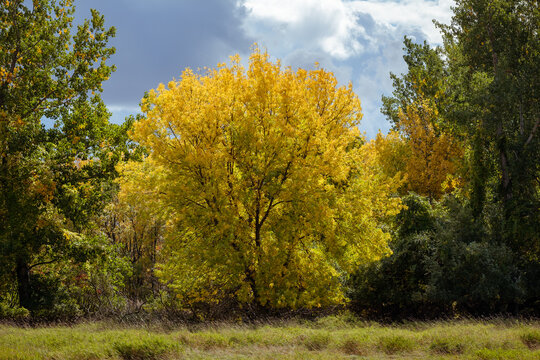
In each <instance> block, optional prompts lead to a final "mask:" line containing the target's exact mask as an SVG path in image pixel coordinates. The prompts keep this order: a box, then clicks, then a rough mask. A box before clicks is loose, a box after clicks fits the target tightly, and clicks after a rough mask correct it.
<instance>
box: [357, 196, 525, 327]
mask: <svg viewBox="0 0 540 360" xmlns="http://www.w3.org/2000/svg"><path fill="white" fill-rule="evenodd" d="M404 203H405V204H406V205H407V209H405V210H403V211H402V212H401V213H400V214H399V215H398V216H397V217H396V230H395V233H394V237H393V240H392V243H391V244H390V246H391V248H392V250H393V254H392V255H391V256H389V257H387V258H384V259H382V260H381V261H379V262H376V263H373V264H369V265H367V266H364V267H362V268H360V269H359V270H358V271H357V273H356V274H354V276H352V279H351V282H350V293H349V295H350V297H351V300H352V307H353V309H354V310H356V311H357V312H360V313H363V314H364V315H375V316H384V317H390V318H398V317H403V316H413V317H432V316H440V315H444V314H447V315H450V314H455V313H456V312H458V313H459V312H463V313H467V314H478V315H480V314H482V315H483V314H493V313H501V312H514V311H516V309H518V306H519V304H520V303H522V302H523V299H524V297H526V291H525V288H524V286H525V285H524V283H523V281H522V274H523V271H522V269H521V268H520V267H519V265H518V263H517V261H516V260H517V259H516V256H515V255H514V254H513V252H512V251H511V250H510V249H509V248H508V247H507V246H505V245H504V244H503V243H500V242H497V241H493V239H494V238H495V236H493V235H492V234H491V233H490V231H489V228H488V227H487V226H485V225H483V224H481V223H480V224H479V223H478V222H475V220H474V218H473V217H472V216H471V214H470V210H469V208H468V205H467V203H466V202H465V201H461V200H459V199H457V198H455V197H447V198H445V199H443V200H441V201H440V202H438V203H434V204H433V205H432V204H430V203H429V202H428V201H427V199H425V198H422V197H420V196H418V195H416V194H410V195H409V196H407V197H405V198H404Z"/></svg>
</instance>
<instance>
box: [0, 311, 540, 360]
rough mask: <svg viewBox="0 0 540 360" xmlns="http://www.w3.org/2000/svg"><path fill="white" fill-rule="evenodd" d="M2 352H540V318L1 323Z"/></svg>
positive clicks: (391, 355)
mask: <svg viewBox="0 0 540 360" xmlns="http://www.w3.org/2000/svg"><path fill="white" fill-rule="evenodd" d="M0 359H1V360H7V359H10V360H15V359H24V360H27V359H28V360H29V359H36V360H37V359H56V360H63V359H74V360H75V359H77V360H79V359H80V360H84V359H87V360H90V359H133V360H146V359H148V360H151V359H480V360H484V359H485V360H488V359H516V360H518V359H519V360H524V359H540V322H538V321H518V320H510V319H494V320H488V321H478V320H474V321H473V320H461V321H451V322H448V321H444V322H432V323H429V322H411V323H408V324H405V325H399V326H397V325H396V326H383V325H380V324H378V323H372V322H361V321H358V320H352V319H351V318H350V317H346V316H345V317H344V316H341V317H339V316H330V317H326V318H321V319H319V320H317V321H314V322H311V321H310V322H307V321H290V322H273V323H266V324H261V325H257V326H255V325H234V324H213V325H205V326H197V327H193V326H178V327H174V328H170V327H168V328H166V327H164V326H157V325H154V326H149V327H148V326H147V327H142V326H121V325H118V324H116V325H115V324H111V323H106V322H94V323H84V324H79V325H75V326H72V327H69V326H51V327H37V328H30V327H15V326H10V325H0Z"/></svg>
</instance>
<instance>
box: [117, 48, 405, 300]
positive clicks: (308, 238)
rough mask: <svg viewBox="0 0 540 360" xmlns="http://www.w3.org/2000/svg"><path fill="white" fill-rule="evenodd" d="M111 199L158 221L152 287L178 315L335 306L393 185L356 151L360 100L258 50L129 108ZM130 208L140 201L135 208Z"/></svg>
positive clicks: (374, 233) (376, 245) (322, 76)
mask: <svg viewBox="0 0 540 360" xmlns="http://www.w3.org/2000/svg"><path fill="white" fill-rule="evenodd" d="M142 109H143V111H144V113H145V114H146V115H145V118H144V119H142V120H140V121H138V122H137V123H136V124H134V130H133V137H134V139H135V141H137V142H139V143H140V144H141V145H142V146H144V147H145V148H146V149H148V151H149V155H148V157H147V158H146V159H145V160H144V161H143V162H142V163H141V162H139V163H138V162H130V163H128V164H127V165H126V166H124V167H122V173H123V179H122V185H123V192H125V193H127V194H131V195H132V196H138V197H139V199H141V198H143V199H146V200H145V201H147V203H148V205H149V206H155V207H158V208H160V209H161V211H163V212H164V213H166V214H167V218H169V219H170V221H169V224H168V226H169V229H168V234H166V236H165V242H164V250H163V253H162V255H163V256H164V257H165V260H164V262H163V263H162V264H161V266H160V271H159V276H160V277H161V279H162V280H163V281H165V282H166V283H168V284H169V286H170V287H171V288H172V289H173V290H174V291H175V292H176V293H177V295H178V298H179V299H180V302H181V303H182V304H184V305H186V304H190V303H195V302H198V301H204V302H212V301H214V300H215V301H220V300H222V299H225V298H234V299H236V300H238V301H240V302H241V303H249V304H254V305H256V306H263V307H274V308H279V307H292V308H295V307H313V306H324V305H329V304H335V303H340V302H342V301H343V300H344V294H343V292H342V290H341V286H340V277H341V276H346V274H347V271H348V270H351V269H352V268H353V267H354V266H355V265H356V264H358V263H359V262H362V261H369V260H373V259H377V258H379V257H381V256H383V255H384V254H386V253H387V250H388V249H387V246H386V242H387V240H388V234H386V233H385V232H384V231H383V230H382V229H381V228H380V226H379V224H378V222H377V220H379V219H382V218H384V217H386V216H388V215H391V214H394V213H396V212H397V211H398V210H399V208H400V203H399V199H396V198H391V194H393V193H394V192H395V190H396V188H397V186H398V185H399V184H397V185H396V183H394V182H392V181H391V180H392V179H390V178H388V177H386V176H385V175H383V174H381V173H380V172H378V171H377V165H376V163H375V161H374V159H375V157H374V156H373V155H372V154H371V153H370V152H369V151H366V150H365V149H364V148H362V147H361V146H360V144H361V142H362V140H361V138H360V137H359V132H358V129H357V127H356V126H357V125H358V123H359V121H360V118H361V116H362V115H361V113H360V110H361V109H360V102H359V100H358V99H357V97H356V95H355V94H354V93H353V91H352V87H351V86H350V85H349V86H348V87H337V82H336V79H335V78H334V76H333V75H332V74H331V73H328V72H326V71H324V70H322V69H316V70H312V71H306V70H303V69H299V70H297V71H296V72H293V71H292V70H291V69H290V68H287V69H282V68H281V66H280V63H279V62H277V63H272V62H270V61H269V56H268V54H266V53H261V52H260V51H259V49H258V48H255V51H254V52H253V54H252V55H251V57H250V65H249V69H248V70H247V71H246V70H245V69H244V68H243V67H242V66H241V65H240V59H239V58H238V57H237V56H236V57H233V58H232V60H231V65H230V66H226V65H225V64H220V65H219V66H218V68H217V69H211V70H208V72H207V74H206V75H197V74H195V73H193V72H192V71H191V70H189V69H188V70H185V71H184V72H183V74H182V78H181V80H180V81H177V82H175V81H172V82H170V83H169V84H168V89H166V88H165V86H163V85H161V86H160V87H159V88H158V89H157V91H151V92H150V93H149V96H148V97H147V98H146V99H144V100H143V106H142ZM139 201H143V200H139Z"/></svg>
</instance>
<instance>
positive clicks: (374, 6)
mask: <svg viewBox="0 0 540 360" xmlns="http://www.w3.org/2000/svg"><path fill="white" fill-rule="evenodd" d="M453 4H454V1H453V0H438V1H428V0H405V1H369V0H363V1H351V2H349V3H348V6H349V8H350V9H351V10H352V11H353V12H356V13H365V14H369V15H371V17H373V19H374V20H375V21H376V22H377V23H378V24H380V25H383V26H389V27H392V28H396V27H398V26H401V27H404V28H410V29H419V30H421V31H422V33H424V34H425V35H426V36H427V40H428V41H429V42H431V43H441V42H442V38H441V35H440V32H439V30H438V29H436V28H435V26H434V24H433V22H432V20H433V19H436V20H437V21H439V22H442V23H449V22H450V19H451V15H452V13H451V10H450V6H452V5H453Z"/></svg>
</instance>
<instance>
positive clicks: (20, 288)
mask: <svg viewBox="0 0 540 360" xmlns="http://www.w3.org/2000/svg"><path fill="white" fill-rule="evenodd" d="M15 271H16V273H17V292H18V295H19V305H20V306H21V307H24V308H26V309H30V307H31V296H30V295H31V290H30V268H29V266H28V263H27V262H26V261H24V260H22V259H18V260H17V265H16V268H15Z"/></svg>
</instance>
